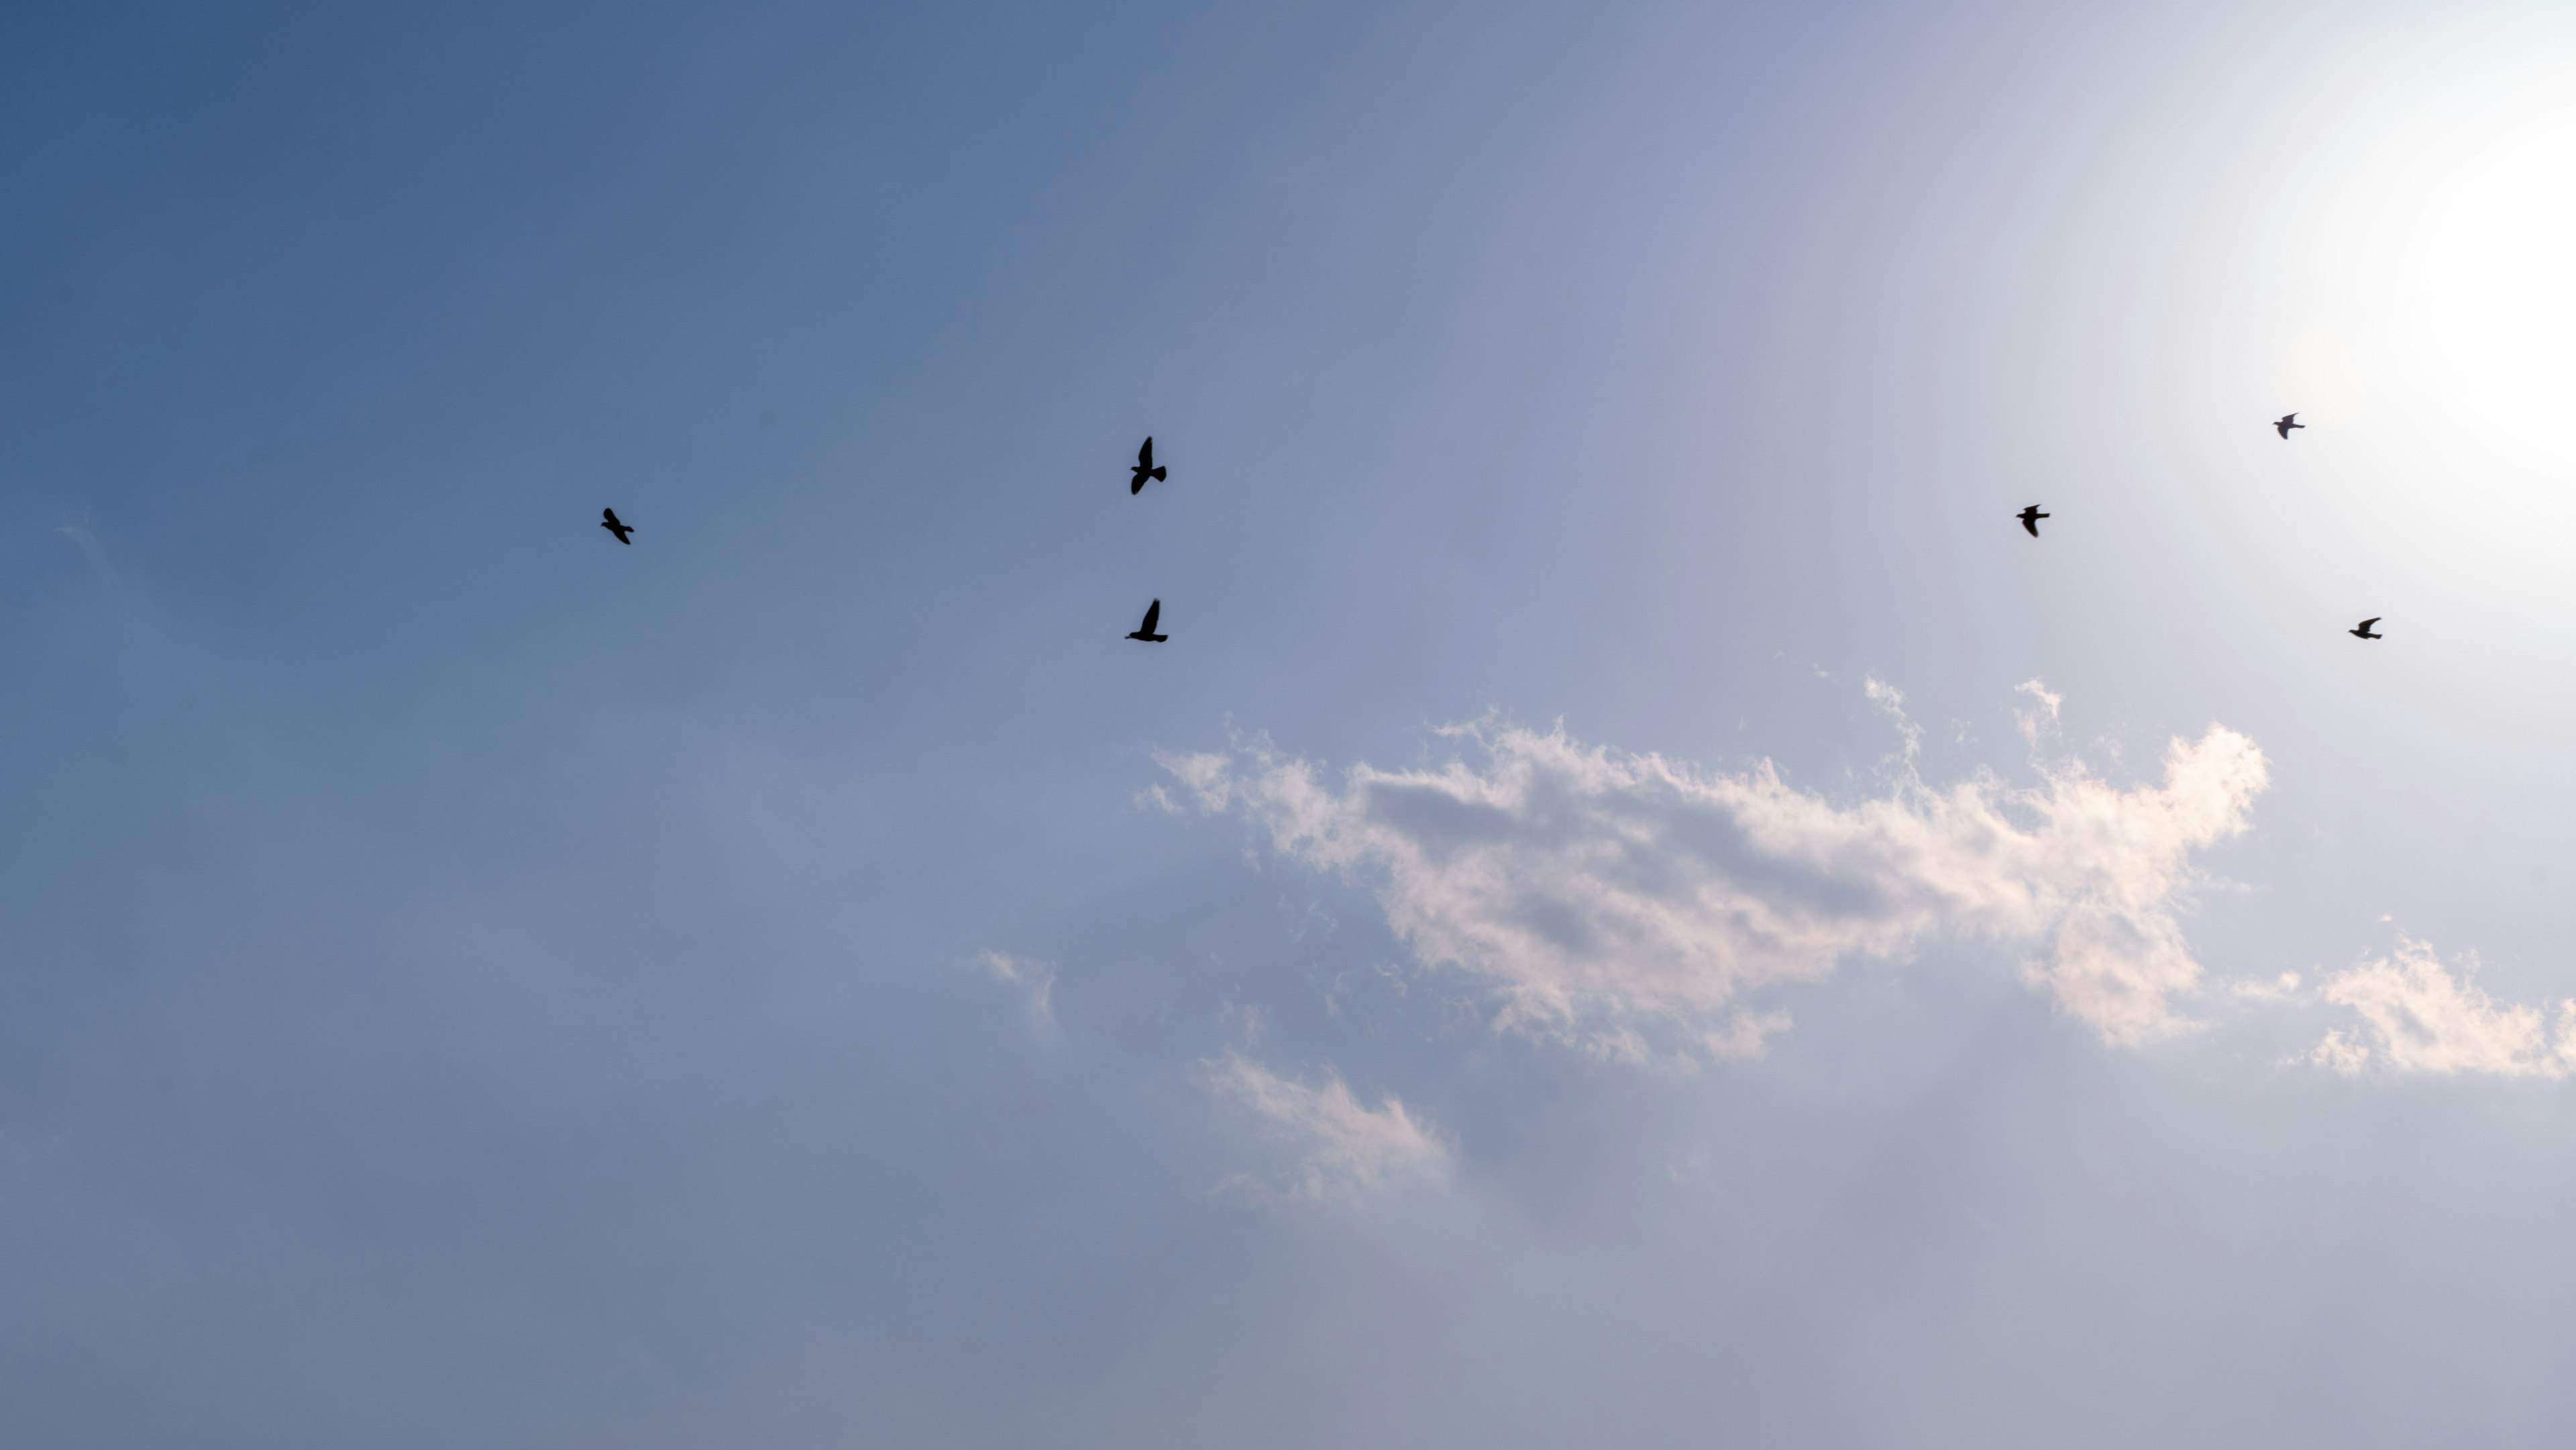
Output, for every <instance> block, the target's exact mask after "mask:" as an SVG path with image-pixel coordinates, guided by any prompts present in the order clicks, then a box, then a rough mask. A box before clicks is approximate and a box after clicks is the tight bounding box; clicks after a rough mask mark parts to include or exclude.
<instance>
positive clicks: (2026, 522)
mask: <svg viewBox="0 0 2576 1450" xmlns="http://www.w3.org/2000/svg"><path fill="white" fill-rule="evenodd" d="M2013 517H2014V518H2017V519H2019V520H2021V526H2022V527H2023V528H2025V529H2028V530H2030V536H2031V537H2032V538H2034V539H2036V538H2038V537H2039V521H2040V520H2041V519H2044V518H2046V517H2048V515H2046V514H2044V513H2041V512H2040V511H2039V505H2037V504H2032V505H2031V506H2030V507H2028V508H2026V509H2023V510H2022V511H2021V512H2020V513H2017V514H2015V515H2013Z"/></svg>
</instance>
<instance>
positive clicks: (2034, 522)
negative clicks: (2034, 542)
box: [2021, 514, 2039, 539]
mask: <svg viewBox="0 0 2576 1450" xmlns="http://www.w3.org/2000/svg"><path fill="white" fill-rule="evenodd" d="M2021 526H2022V527H2023V528H2025V529H2028V530H2030V536H2031V537H2032V538H2034V539H2036V538H2038V537H2039V515H2037V514H2023V515H2022V516H2021Z"/></svg>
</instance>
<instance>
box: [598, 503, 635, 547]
mask: <svg viewBox="0 0 2576 1450" xmlns="http://www.w3.org/2000/svg"><path fill="white" fill-rule="evenodd" d="M599 526H600V527H601V528H603V529H606V530H608V531H609V532H610V533H612V534H615V535H616V536H617V542H619V543H621V544H624V545H626V546H627V547H629V548H632V547H634V544H635V541H634V540H633V539H630V538H628V537H626V536H627V535H628V534H631V533H633V532H635V531H634V530H633V529H631V528H629V527H627V526H626V525H624V524H621V523H619V522H618V521H617V510H615V509H601V510H600V511H599Z"/></svg>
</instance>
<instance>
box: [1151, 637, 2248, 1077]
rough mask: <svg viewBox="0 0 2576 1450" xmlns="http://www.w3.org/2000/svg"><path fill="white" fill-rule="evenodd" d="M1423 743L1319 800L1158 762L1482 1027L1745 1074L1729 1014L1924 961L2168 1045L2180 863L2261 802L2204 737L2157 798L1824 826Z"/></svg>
mask: <svg viewBox="0 0 2576 1450" xmlns="http://www.w3.org/2000/svg"><path fill="white" fill-rule="evenodd" d="M1871 693H1872V699H1873V701H1874V702H1876V703H1878V704H1880V705H1881V707H1882V708H1891V709H1892V708H1894V707H1895V704H1896V702H1895V701H1894V700H1893V699H1892V698H1890V697H1891V696H1893V694H1894V692H1893V691H1892V690H1888V689H1886V688H1885V687H1884V686H1881V687H1879V688H1878V689H1876V690H1873V691H1872V692H1871ZM1443 733H1444V734H1447V735H1449V736H1451V737H1452V738H1455V739H1459V740H1462V741H1464V742H1465V743H1466V744H1467V745H1468V746H1469V747H1470V748H1471V753H1472V757H1473V758H1460V759H1453V760H1451V761H1450V762H1448V763H1447V764H1446V765H1444V766H1441V767H1439V768H1437V769H1424V770H1412V771H1383V770H1379V769H1377V768H1375V767H1373V766H1369V765H1366V764H1361V765H1357V766H1354V767H1352V768H1351V769H1350V770H1349V771H1348V772H1346V773H1345V775H1344V777H1343V781H1342V783H1341V785H1340V786H1339V787H1338V788H1337V787H1335V786H1334V785H1332V784H1331V783H1329V782H1327V781H1326V780H1325V779H1324V778H1323V777H1322V774H1321V772H1320V771H1319V770H1318V769H1317V768H1316V767H1315V766H1313V765H1311V764H1309V763H1308V762H1306V761H1303V760H1297V759H1293V758H1288V757H1284V756H1281V755H1280V754H1278V753H1277V752H1276V751H1275V750H1274V749H1273V748H1272V747H1271V746H1270V744H1269V742H1268V741H1267V740H1266V739H1256V740H1254V741H1252V742H1250V743H1249V744H1239V745H1238V746H1237V748H1236V749H1235V750H1234V751H1232V752H1231V753H1227V754H1199V755H1165V756H1160V757H1158V759H1159V760H1160V761H1161V763H1162V765H1163V766H1164V768H1165V769H1166V770H1167V771H1168V772H1169V773H1170V775H1171V778H1172V780H1173V781H1174V782H1176V783H1177V784H1178V785H1179V786H1180V787H1181V789H1182V790H1183V791H1184V792H1185V793H1186V799H1187V800H1188V801H1190V802H1194V803H1195V804H1196V805H1197V806H1198V807H1199V809H1201V810H1203V811H1208V812H1225V811H1240V812H1242V813H1243V814H1244V815H1246V816H1247V817H1249V818H1250V819H1251V820H1253V821H1254V822H1256V823H1257V824H1259V825H1260V826H1261V827H1263V828H1264V829H1265V830H1266V831H1267V832H1268V835H1269V838H1270V841H1271V843H1272V845H1273V847H1274V848H1275V849H1276V850H1277V851H1278V852H1279V853H1280V854H1281V855H1282V856H1284V857H1286V858H1287V859H1289V860H1292V861H1296V862H1299V863H1301V864H1304V865H1306V866H1309V867H1312V868H1315V869H1318V870H1325V871H1332V872H1336V873H1339V874H1341V875H1343V876H1345V877H1347V878H1350V879H1352V880H1355V881H1358V882H1360V883H1362V884H1364V885H1366V886H1368V887H1370V888H1371V889H1373V890H1374V891H1375V893H1376V895H1377V899H1378V901H1379V903H1380V904H1381V906H1382V907H1383V908H1384V910H1385V912H1386V915H1387V920H1388V922H1389V924H1390V925H1391V926H1392V927H1393V928H1394V929H1395V931H1396V932H1397V933H1398V934H1399V935H1400V936H1402V937H1403V938H1404V939H1405V940H1406V941H1407V942H1408V943H1409V944H1410V945H1411V946H1412V948H1413V950H1414V952H1415V954H1416V955H1417V956H1418V957H1420V958H1421V959H1422V960H1423V961H1425V962H1427V963H1432V964H1438V965H1446V966H1451V967H1455V968H1458V969H1461V970H1464V971H1466V972H1469V973H1473V974H1475V975H1476V976H1478V977H1480V978H1482V979H1483V980H1484V981H1485V982H1486V983H1487V984H1489V985H1490V986H1491V987H1493V988H1494V989H1495V990H1496V992H1498V993H1499V994H1500V996H1501V998H1502V1004H1503V1006H1502V1012H1501V1014H1500V1016H1499V1018H1498V1020H1497V1025H1498V1026H1507V1027H1517V1028H1521V1029H1523V1030H1534V1031H1546V1032H1552V1033H1560V1034H1565V1035H1569V1036H1576V1037H1579V1038H1580V1039H1582V1040H1584V1041H1586V1042H1588V1043H1590V1044H1591V1045H1593V1046H1595V1047H1596V1048H1601V1049H1604V1050H1608V1051H1614V1052H1625V1051H1633V1050H1638V1049H1639V1048H1640V1039H1639V1038H1638V1036H1637V1032H1636V1029H1637V1028H1638V1027H1639V1026H1641V1025H1653V1024H1662V1025H1667V1026H1671V1027H1677V1028H1678V1029H1680V1031H1681V1033H1682V1035H1683V1037H1684V1038H1685V1040H1687V1041H1689V1042H1690V1043H1691V1045H1692V1046H1693V1047H1695V1048H1696V1049H1698V1050H1699V1051H1701V1052H1707V1053H1712V1054H1744V1053H1751V1052H1758V1051H1759V1050H1760V1047H1761V1043H1762V1040H1763V1038H1764V1037H1766V1036H1767V1035H1769V1034H1770V1033H1772V1032H1776V1031H1778V1030H1780V1028H1782V1027H1784V1026H1786V1024H1787V1019H1786V1017H1785V1016H1783V1015H1781V1014H1779V1013H1777V1012H1776V1011H1774V1012H1764V1011H1761V1010H1759V1009H1758V1008H1757V1007H1756V1006H1755V1005H1754V1004H1753V1003H1751V1002H1750V1001H1748V996H1749V995H1750V994H1753V993H1756V992H1758V991H1759V990H1760V989H1762V988H1764V987H1766V986H1770V985H1772V984H1775V983H1780V982H1787V981H1801V980H1811V979H1814V978H1817V977H1821V976H1823V975H1825V974H1826V973H1828V972H1830V971H1831V970H1832V969H1833V967H1834V965H1835V964H1836V963H1837V962H1839V961H1841V960H1843V959H1844V958H1847V957H1875V958H1883V959H1894V958H1901V957H1903V956H1905V955H1907V954H1909V953H1910V952H1912V951H1913V950H1914V949H1915V947H1916V946H1917V945H1918V944H1919V943H1921V942H1922V941H1924V940H1925V939H1926V938H1928V937H1931V936H1934V935H1936V934H1944V935H1950V936H1955V937H1966V938H1984V939H1990V940H1996V941H2003V942H2019V943H2029V944H2032V945H2034V946H2036V947H2037V948H2038V951H2037V953H2036V955H2035V956H2034V957H2033V958H2032V959H2031V960H2030V961H2029V962H2028V964H2027V967H2026V971H2025V975H2026V977H2027V979H2028V980H2029V981H2031V982H2032V983H2033V984H2034V985H2036V986H2041V987H2044V988H2046V989H2047V990H2048V991H2049V992H2050V993H2051V994H2052V995H2053V996H2054V998H2055V999H2056V1001H2057V1003H2058V1005H2059V1006H2060V1007H2061V1008H2062V1009H2063V1010H2065V1011H2066V1012H2068V1013H2069V1014H2071V1015H2073V1016H2075V1017H2077V1018H2079V1019H2081V1020H2082V1021H2084V1022H2086V1023H2087V1024H2089V1025H2090V1026H2092V1027H2093V1028H2094V1029H2095V1030H2096V1031H2098V1032H2099V1033H2101V1035H2102V1036H2103V1037H2105V1038H2106V1039H2108V1040H2111V1041H2113V1042H2121V1043H2134V1042H2140V1041H2145V1040H2148V1039H2151V1038H2155V1037H2159V1036H2164V1035H2168V1034H2171V1033H2173V1032H2176V1031H2180V1030H2184V1029H2185V1028H2188V1027H2190V1026H2192V1025H2194V1024H2191V1023H2189V1022H2187V1021H2185V1020H2184V1019H2183V1018H2181V1017H2180V1016H2179V1015H2177V1013H2176V1010H2175V1002H2176V999H2178V998H2181V997H2184V996H2188V995H2190V994H2191V993H2193V992H2194V991H2195V990H2196V989H2197V986H2198V983H2199V978H2200V966H2199V964H2198V963H2197V962H2195V961H2194V960H2193V959H2192V957H2191V954H2190V951H2189V949H2188V948H2187V946H2186V945H2185V943H2184V941H2183V938H2182V933H2181V929H2180V927H2179V926H2178V925H2177V924H2176V922H2175V920H2174V911H2175V909H2176V907H2177V905H2178V904H2179V900H2180V898H2181V896H2182V895H2183V893H2184V892H2185V891H2186V890H2187V889H2188V887H2189V886H2190V884H2191V882H2192V880H2193V873H2192V871H2191V867H2190V862H2189V857H2190V854H2191V852H2192V851H2194V850H2195V849H2197V848H2200V847H2204V846H2207V845H2209V844H2210V843H2212V842H2214V841H2217V840H2219V839H2221V838H2223V837H2226V836H2229V835H2233V834H2235V833H2236V832H2238V831H2241V830H2242V829H2243V828H2244V826H2245V821H2246V811H2247V807H2248V806H2249V805H2250V803H2251V802H2252V800H2253V798H2254V796H2255V795H2257V794H2258V793H2260V792H2261V791H2262V790H2263V788H2264V786H2265V784H2266V781H2267V769H2266V766H2265V762H2264V759H2263V754H2262V752H2261V751H2260V750H2258V749H2257V748H2256V747H2255V745H2254V742H2253V741H2252V740H2250V739H2248V738H2247V737H2245V736H2243V735H2240V734H2237V733H2236V732H2234V731H2232V730H2228V729H2225V728H2223V727H2219V726H2211V727H2210V729H2209V730H2208V731H2207V733H2205V734H2204V735H2202V737H2201V738H2200V739H2199V740H2197V741H2185V740H2176V741H2174V742H2173V743H2172V745H2171V746H2170V747H2169V748H2168V750H2167V751H2166V755H2165V782H2164V784H2163V785H2162V786H2133V787H2130V788H2127V789H2120V788H2116V787H2114V786H2112V785H2109V784H2107V783H2105V782H2103V781H2101V780H2098V779H2095V778H2094V777H2092V776H2091V775H2089V774H2087V773H2086V772H2085V771H2084V769H2083V767H2081V766H2080V765H2074V764H2069V765H2065V766H2062V767H2050V768H2046V769H2043V770H2042V772H2041V776H2040V783H2039V785H2037V786H2036V787H2033V788H2027V789H2025V788H2016V787H2012V786H2008V785H2006V784H2004V783H2003V782H2001V781H1998V780H1996V779H1994V778H1993V777H1991V776H1989V775H1985V774H1980V775H1978V776H1976V777H1974V778H1971V779H1969V780H1967V781H1963V782H1961V783H1959V784H1956V785H1952V786H1949V787H1946V788H1940V789H1935V788H1933V787H1931V786H1928V785H1925V784H1924V783H1923V782H1922V781H1921V780H1920V779H1919V778H1918V777H1917V776H1916V775H1915V773H1914V770H1913V768H1912V765H1911V764H1910V762H1909V763H1907V764H1906V765H1905V766H1904V767H1903V768H1902V770H1901V771H1900V772H1899V773H1898V774H1897V776H1896V777H1895V779H1893V780H1892V781H1891V782H1890V783H1889V785H1888V787H1887V789H1886V793H1885V794H1883V795H1877V796H1873V797H1869V798H1864V799H1861V800H1858V801H1853V802H1848V803H1842V804H1837V803H1836V802H1834V801H1832V800H1829V799H1827V798H1826V797H1824V796H1822V795H1819V794H1813V793H1810V792H1806V791H1802V790H1799V789H1797V788H1795V787H1793V786H1791V785H1789V784H1788V783H1787V782H1785V781H1783V780H1782V779H1781V778H1780V774H1779V772H1778V770H1777V769H1776V768H1774V767H1773V766H1772V765H1771V764H1770V763H1769V762H1768V761H1764V762H1761V763H1760V764H1758V765H1756V766H1755V767H1754V768H1753V769H1752V770H1750V771H1749V772H1746V773H1743V774H1733V775H1730V774H1718V773H1712V772H1707V771H1703V770H1700V769H1698V768H1695V767H1693V766H1690V765H1688V764H1685V763H1681V762H1676V761H1670V760H1666V759H1665V758H1663V757H1662V756H1659V755H1652V754H1647V755H1631V754H1627V753H1625V752H1621V751H1617V750H1612V749H1606V748H1601V747H1588V746H1585V745H1582V744H1580V743H1578V742H1576V741H1575V740H1573V739H1571V738H1569V737H1568V736H1567V735H1566V734H1565V732H1564V730H1563V728H1562V727H1561V726H1560V727H1558V728H1557V729H1555V730H1552V731H1549V732H1547V733H1544V734H1542V733H1539V732H1536V731H1531V730H1527V729H1522V728H1518V727H1513V726H1493V725H1477V726H1469V727H1458V728H1453V729H1451V730H1448V731H1445V732H1443ZM1909 746H1910V742H1909Z"/></svg>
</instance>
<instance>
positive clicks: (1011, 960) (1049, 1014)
mask: <svg viewBox="0 0 2576 1450" xmlns="http://www.w3.org/2000/svg"><path fill="white" fill-rule="evenodd" d="M975 960H976V962H977V963H978V964H979V965H981V966H982V967H983V968H984V970H985V971H987V972H990V973H991V974H992V976H993V980H994V981H996V982H1000V983H1001V984H1003V985H1004V986H1006V987H1011V988H1015V989H1017V990H1018V991H1020V992H1022V993H1025V994H1026V996H1027V999H1028V1009H1029V1021H1030V1023H1031V1024H1032V1025H1033V1026H1035V1027H1037V1028H1038V1029H1040V1030H1041V1031H1050V1032H1051V1031H1053V1030H1054V1029H1055V1025H1056V1024H1055V965H1054V964H1053V963H1051V962H1041V961H1037V960H1034V959H1032V958H1029V957H1015V956H1012V955H1011V954H1010V953H1008V952H996V951H988V952H985V953H984V954H983V955H982V956H979V957H977V958H976V959H975Z"/></svg>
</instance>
